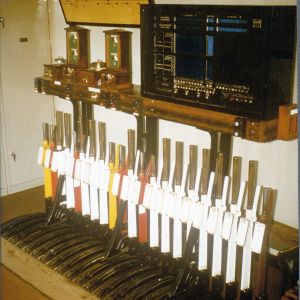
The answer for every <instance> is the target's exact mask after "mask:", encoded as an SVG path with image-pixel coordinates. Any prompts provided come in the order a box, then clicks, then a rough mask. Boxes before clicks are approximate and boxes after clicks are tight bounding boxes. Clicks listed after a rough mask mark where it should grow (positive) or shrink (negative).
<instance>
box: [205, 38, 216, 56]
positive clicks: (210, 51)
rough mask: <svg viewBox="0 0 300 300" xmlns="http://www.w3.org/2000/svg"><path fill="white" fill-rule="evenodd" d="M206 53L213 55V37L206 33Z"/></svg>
mask: <svg viewBox="0 0 300 300" xmlns="http://www.w3.org/2000/svg"><path fill="white" fill-rule="evenodd" d="M206 55H207V56H213V55H214V37H213V36H211V35H208V36H207V37H206Z"/></svg>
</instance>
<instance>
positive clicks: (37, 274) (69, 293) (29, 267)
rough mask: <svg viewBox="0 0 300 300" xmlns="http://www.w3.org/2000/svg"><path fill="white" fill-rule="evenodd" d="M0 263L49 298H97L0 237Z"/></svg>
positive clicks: (73, 299)
mask: <svg viewBox="0 0 300 300" xmlns="http://www.w3.org/2000/svg"><path fill="white" fill-rule="evenodd" d="M1 263H2V264H3V265H4V266H5V267H6V268H7V269H9V270H11V271H12V272H14V273H16V274H17V275H18V276H20V277H21V278H22V279H23V280H25V281H27V282H28V283H29V284H31V285H32V286H34V287H35V288H36V289H38V290H40V291H41V292H42V293H43V294H45V295H46V296H48V297H49V298H50V299H53V300H61V299H72V300H96V299H99V298H97V297H95V296H93V295H92V294H90V293H89V292H87V291H86V290H84V289H82V288H81V287H79V286H78V285H76V284H74V283H72V282H71V281H70V280H68V279H67V278H66V277H64V276H62V275H60V274H58V273H57V272H56V271H54V270H52V269H51V268H49V267H47V266H46V265H44V264H43V263H41V262H39V261H38V260H36V259H35V258H33V257H32V256H30V255H29V254H27V253H26V252H24V251H23V250H21V249H19V248H17V247H16V246H14V245H13V244H12V243H11V242H9V241H7V240H5V239H4V238H1Z"/></svg>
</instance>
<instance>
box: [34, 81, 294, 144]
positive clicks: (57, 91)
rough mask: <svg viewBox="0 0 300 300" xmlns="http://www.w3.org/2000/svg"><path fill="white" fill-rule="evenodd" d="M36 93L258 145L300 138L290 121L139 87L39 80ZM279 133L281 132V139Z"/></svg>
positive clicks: (36, 82)
mask: <svg viewBox="0 0 300 300" xmlns="http://www.w3.org/2000/svg"><path fill="white" fill-rule="evenodd" d="M35 90H36V91H37V92H41V93H43V94H48V95H55V96H59V97H61V98H65V99H68V100H69V99H71V100H74V101H85V102H89V103H92V104H98V105H102V106H105V107H107V108H112V109H116V110H120V111H122V112H125V113H129V114H134V115H144V116H148V117H153V118H159V119H163V120H167V121H172V122H178V123H182V124H185V125H190V126H194V127H196V128H198V129H201V130H205V131H208V132H220V133H222V134H226V135H233V136H235V137H240V138H243V139H247V140H250V141H254V142H269V141H272V140H276V139H285V140H289V139H294V138H297V132H296V131H295V130H293V131H292V132H291V133H289V131H291V128H290V126H286V123H287V121H285V123H283V122H281V119H282V118H281V119H280V120H278V119H272V120H267V121H262V120H256V119H248V118H244V117H241V116H237V115H232V114H227V113H222V112H217V111H213V110H208V109H203V108H197V107H193V106H187V105H181V104H177V103H172V102H166V101H161V100H155V99H150V98H146V97H142V96H141V94H140V87H139V86H137V85H134V86H133V87H132V88H131V89H124V90H115V89H111V88H101V89H100V88H98V87H97V88H95V87H88V86H87V85H81V84H79V83H74V82H63V81H59V84H57V82H55V81H54V80H53V79H49V78H47V77H38V78H36V79H35ZM295 118H296V120H297V118H298V115H297V113H296V114H294V115H293V119H295ZM294 123H295V122H293V123H292V124H294ZM278 132H280V134H279V135H278ZM283 137H284V138H283Z"/></svg>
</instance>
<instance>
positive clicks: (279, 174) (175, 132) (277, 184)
mask: <svg viewBox="0 0 300 300" xmlns="http://www.w3.org/2000/svg"><path fill="white" fill-rule="evenodd" d="M163 2H164V3H176V0H173V1H172V2H171V1H156V3H163ZM209 2H210V4H211V1H209ZM214 2H215V3H217V1H214ZM177 3H180V4H183V3H191V4H196V3H205V2H204V1H189V2H187V1H177ZM206 3H208V2H207V1H206ZM225 3H232V4H239V3H242V2H241V1H239V0H236V1H234V0H231V1H230V2H228V1H226V2H224V1H219V4H225ZM262 3H265V4H272V3H274V4H277V5H278V4H285V5H286V4H293V5H294V4H295V1H289V2H288V1H279V0H278V1H272V2H270V1H256V3H254V2H253V1H248V4H262ZM243 4H247V3H245V2H243ZM50 10H51V14H50V24H51V41H52V53H53V58H55V57H57V56H59V55H60V56H64V57H65V56H66V46H65V31H64V28H65V27H66V24H65V22H64V19H63V15H62V12H61V9H60V6H59V4H58V2H50ZM88 28H89V29H90V30H91V61H96V60H97V59H102V60H104V57H105V56H104V34H103V33H102V31H103V30H107V29H108V28H107V27H105V28H104V27H88ZM130 31H132V32H133V34H132V51H133V55H132V57H133V64H132V66H133V83H134V84H140V63H141V62H140V32H139V29H130ZM295 90H296V87H295ZM296 99H297V98H296V95H294V102H297V101H296ZM56 105H57V108H59V109H61V110H66V111H71V106H70V105H71V104H70V102H68V101H65V100H62V99H56ZM94 113H95V119H96V120H103V121H105V122H107V129H108V130H109V133H108V141H110V140H111V141H115V142H117V143H122V144H124V145H126V144H127V140H126V136H127V135H126V128H135V119H134V117H133V116H129V115H127V114H125V113H120V112H114V111H110V110H106V109H103V108H101V107H95V110H94ZM163 137H169V138H171V139H172V149H173V150H172V153H173V152H174V142H175V141H176V140H180V141H183V142H184V144H185V159H186V160H187V159H188V157H187V155H188V152H187V151H188V145H190V144H197V145H198V146H199V151H200V150H201V149H202V148H204V147H209V145H210V138H209V135H208V133H206V132H204V131H201V130H197V129H195V128H193V127H190V126H185V125H182V124H176V123H172V122H167V121H160V134H159V138H160V141H161V139H162V138H163ZM160 144H161V143H160ZM159 148H160V151H161V145H160V147H159ZM173 155H174V154H173ZM233 155H241V156H242V157H243V178H244V179H246V174H247V165H248V161H249V160H250V159H256V160H259V175H258V182H259V183H260V184H262V185H264V186H266V187H272V188H275V189H277V190H278V197H277V203H276V209H275V219H276V220H277V221H280V222H283V223H286V224H288V225H290V226H293V227H298V215H297V213H298V206H297V204H298V203H297V202H298V200H297V199H298V195H297V184H298V179H297V166H298V157H297V141H296V140H295V141H292V142H283V141H274V142H270V143H264V144H259V143H253V142H249V141H246V140H242V139H240V138H234V142H233ZM199 156H200V155H199ZM200 157H201V156H200Z"/></svg>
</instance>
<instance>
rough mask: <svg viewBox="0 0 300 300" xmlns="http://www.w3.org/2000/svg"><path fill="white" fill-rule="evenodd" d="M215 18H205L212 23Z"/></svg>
mask: <svg viewBox="0 0 300 300" xmlns="http://www.w3.org/2000/svg"><path fill="white" fill-rule="evenodd" d="M214 22H215V19H214V18H207V23H214Z"/></svg>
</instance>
